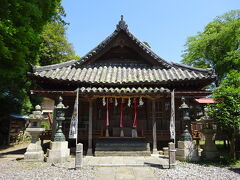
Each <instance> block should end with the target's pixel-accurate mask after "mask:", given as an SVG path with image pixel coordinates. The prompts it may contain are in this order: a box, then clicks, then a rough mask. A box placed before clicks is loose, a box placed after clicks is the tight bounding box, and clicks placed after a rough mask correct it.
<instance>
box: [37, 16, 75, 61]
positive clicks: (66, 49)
mask: <svg viewBox="0 0 240 180" xmlns="http://www.w3.org/2000/svg"><path fill="white" fill-rule="evenodd" d="M40 37H41V39H42V43H41V46H40V60H39V63H40V65H50V64H56V63H61V62H65V61H69V60H73V59H79V57H78V56H76V55H75V52H74V50H73V48H72V44H70V43H68V41H67V38H66V27H65V26H64V24H62V23H59V22H56V21H53V22H49V23H48V24H46V25H45V26H44V28H43V32H42V33H41V35H40Z"/></svg>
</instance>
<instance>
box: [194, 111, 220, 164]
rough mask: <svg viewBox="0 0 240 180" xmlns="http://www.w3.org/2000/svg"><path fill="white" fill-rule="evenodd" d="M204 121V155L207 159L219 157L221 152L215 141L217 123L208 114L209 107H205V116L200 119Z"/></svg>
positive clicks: (202, 131)
mask: <svg viewBox="0 0 240 180" xmlns="http://www.w3.org/2000/svg"><path fill="white" fill-rule="evenodd" d="M198 121H199V122H201V123H202V130H201V133H202V134H203V135H204V136H205V145H204V147H203V152H202V157H203V158H204V159H207V160H214V159H218V157H219V153H218V151H217V147H216V145H215V143H214V136H215V134H216V124H215V123H214V120H213V119H211V118H210V117H209V116H208V114H207V108H204V116H202V117H201V118H200V119H198Z"/></svg>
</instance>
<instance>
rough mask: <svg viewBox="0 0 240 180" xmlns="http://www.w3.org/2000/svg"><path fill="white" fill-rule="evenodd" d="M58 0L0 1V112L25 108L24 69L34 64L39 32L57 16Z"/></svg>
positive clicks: (36, 55)
mask: <svg viewBox="0 0 240 180" xmlns="http://www.w3.org/2000/svg"><path fill="white" fill-rule="evenodd" d="M60 1H61V0H44V1H42V0H35V1H33V0H1V1H0V59H1V61H0V74H1V78H0V102H1V103H0V115H2V114H7V113H12V112H15V113H17V112H21V111H27V110H29V108H30V101H29V96H27V88H28V87H29V85H30V83H29V82H28V80H27V78H26V73H27V70H28V68H29V64H30V63H31V64H37V57H38V53H39V46H40V38H39V35H40V33H41V31H42V28H43V26H44V25H45V24H46V23H47V22H48V21H50V20H51V19H52V18H53V17H57V15H56V14H57V13H58V11H59V7H60Z"/></svg>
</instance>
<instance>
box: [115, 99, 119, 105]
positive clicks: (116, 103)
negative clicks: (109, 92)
mask: <svg viewBox="0 0 240 180" xmlns="http://www.w3.org/2000/svg"><path fill="white" fill-rule="evenodd" d="M117 105H118V102H117V98H115V106H117Z"/></svg>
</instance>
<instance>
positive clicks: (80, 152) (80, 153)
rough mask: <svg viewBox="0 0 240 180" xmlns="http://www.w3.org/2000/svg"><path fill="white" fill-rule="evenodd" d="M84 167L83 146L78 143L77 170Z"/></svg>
mask: <svg viewBox="0 0 240 180" xmlns="http://www.w3.org/2000/svg"><path fill="white" fill-rule="evenodd" d="M82 167H83V144H81V143H78V144H77V145H76V158H75V169H76V170H78V169H81V168H82Z"/></svg>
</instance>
